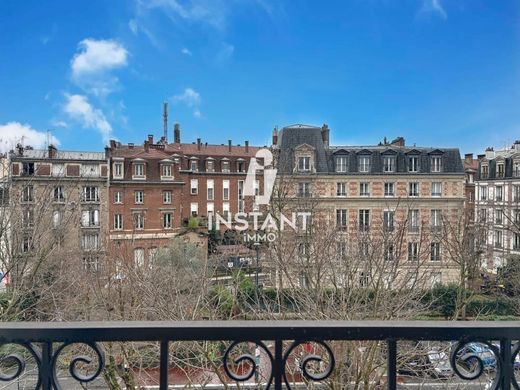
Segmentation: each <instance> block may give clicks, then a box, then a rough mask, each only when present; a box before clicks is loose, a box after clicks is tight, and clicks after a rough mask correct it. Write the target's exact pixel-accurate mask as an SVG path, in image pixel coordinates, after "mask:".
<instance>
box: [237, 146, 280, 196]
mask: <svg viewBox="0 0 520 390" xmlns="http://www.w3.org/2000/svg"><path fill="white" fill-rule="evenodd" d="M259 160H261V162H260V161H259ZM272 164H273V154H272V153H271V151H270V150H268V149H260V150H259V151H258V152H256V154H255V157H251V160H250V162H249V169H248V170H247V176H246V181H245V182H244V195H245V196H254V197H255V204H257V205H266V204H269V201H270V200H271V195H272V194H273V188H274V183H275V180H276V173H277V169H275V168H272ZM258 171H263V173H264V174H263V177H264V193H263V194H262V195H260V194H259V193H258V194H257V193H256V190H257V189H258V192H260V189H259V188H257V186H256V183H257V180H256V174H257V172H258Z"/></svg>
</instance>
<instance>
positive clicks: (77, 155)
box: [11, 149, 106, 161]
mask: <svg viewBox="0 0 520 390" xmlns="http://www.w3.org/2000/svg"><path fill="white" fill-rule="evenodd" d="M11 158H12V159H13V160H17V159H32V160H86V161H106V157H105V153H104V152H74V151H67V150H58V151H56V156H55V157H53V158H49V151H48V150H47V149H25V150H24V151H23V156H20V155H17V154H14V153H13V154H11Z"/></svg>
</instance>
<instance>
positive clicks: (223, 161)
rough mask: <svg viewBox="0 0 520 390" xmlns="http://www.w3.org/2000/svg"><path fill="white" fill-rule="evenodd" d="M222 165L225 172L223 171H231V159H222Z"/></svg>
mask: <svg viewBox="0 0 520 390" xmlns="http://www.w3.org/2000/svg"><path fill="white" fill-rule="evenodd" d="M221 167H222V172H223V173H229V172H230V168H229V161H227V160H222V162H221Z"/></svg>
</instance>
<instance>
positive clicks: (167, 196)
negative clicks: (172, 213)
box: [162, 191, 172, 204]
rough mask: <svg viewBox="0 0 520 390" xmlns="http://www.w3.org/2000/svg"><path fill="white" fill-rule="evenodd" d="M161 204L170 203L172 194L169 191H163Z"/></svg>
mask: <svg viewBox="0 0 520 390" xmlns="http://www.w3.org/2000/svg"><path fill="white" fill-rule="evenodd" d="M162 194H163V204H170V203H172V192H171V191H163V193H162Z"/></svg>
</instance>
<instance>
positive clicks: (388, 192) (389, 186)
mask: <svg viewBox="0 0 520 390" xmlns="http://www.w3.org/2000/svg"><path fill="white" fill-rule="evenodd" d="M394 187H395V186H394V183H385V196H394V195H395V192H394Z"/></svg>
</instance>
